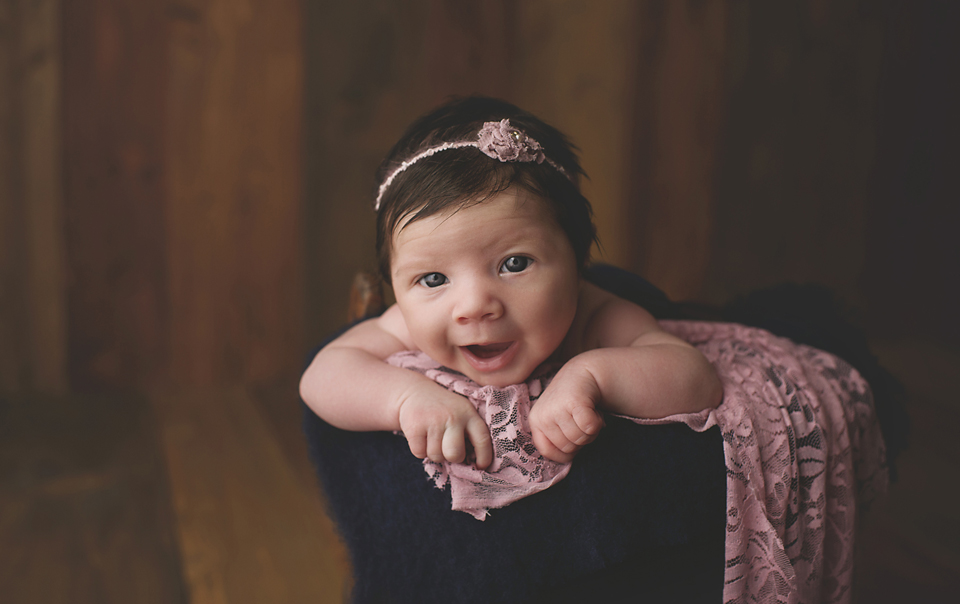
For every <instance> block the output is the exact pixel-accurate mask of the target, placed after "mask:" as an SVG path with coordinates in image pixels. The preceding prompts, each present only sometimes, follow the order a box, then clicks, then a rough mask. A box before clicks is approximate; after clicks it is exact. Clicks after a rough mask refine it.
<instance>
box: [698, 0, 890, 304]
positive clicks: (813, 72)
mask: <svg viewBox="0 0 960 604" xmlns="http://www.w3.org/2000/svg"><path fill="white" fill-rule="evenodd" d="M881 6H883V3H864V2H858V1H856V0H842V1H837V2H829V3H826V2H806V3H776V2H774V3H771V2H754V1H752V2H745V3H737V4H736V9H735V10H732V11H731V13H730V25H729V33H728V40H729V48H728V50H727V53H728V61H727V62H726V64H725V69H726V74H725V87H726V109H725V110H724V115H723V124H722V128H723V129H722V132H721V140H720V146H719V156H718V162H717V168H718V171H717V179H716V183H715V187H716V192H715V195H716V200H717V202H716V206H715V211H714V224H713V233H714V236H713V242H712V244H711V248H710V251H711V258H710V263H709V270H708V277H707V280H706V283H705V287H704V290H703V297H704V298H707V299H710V300H712V301H723V300H728V299H730V298H731V297H733V296H735V295H740V294H744V293H747V292H750V291H753V290H755V289H758V288H760V287H764V286H768V285H771V284H775V283H779V282H784V281H794V282H810V281H813V282H818V283H821V284H824V285H826V286H828V287H830V288H832V289H834V290H835V291H837V292H838V293H839V294H840V295H841V297H842V298H844V299H846V300H847V301H851V302H859V301H860V300H859V299H858V295H859V294H858V288H857V280H858V277H859V274H860V271H861V270H862V266H863V254H864V241H865V230H866V227H865V221H864V218H865V215H866V213H867V211H868V205H867V187H868V183H869V178H870V168H871V162H872V160H873V157H874V153H875V151H876V148H875V133H876V130H875V128H876V126H875V119H874V116H875V111H876V103H877V84H878V73H879V66H880V61H881V50H882V45H883V27H884V19H883V15H882V12H881V11H880V10H878V9H879V8H880V7H881Z"/></svg>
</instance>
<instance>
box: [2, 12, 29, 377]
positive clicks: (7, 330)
mask: <svg viewBox="0 0 960 604" xmlns="http://www.w3.org/2000/svg"><path fill="white" fill-rule="evenodd" d="M19 24H20V11H19V5H18V3H17V2H16V1H15V0H0V90H3V91H4V92H3V94H0V392H12V391H17V390H22V389H24V388H25V387H26V385H27V383H28V381H29V376H28V373H27V372H28V369H29V367H28V364H27V358H26V355H25V354H24V351H25V350H26V349H27V329H26V323H25V321H24V320H23V319H24V317H26V316H27V304H26V298H25V297H24V296H23V292H24V290H25V283H24V282H25V279H26V274H25V269H26V267H25V265H24V262H23V261H24V257H25V254H26V252H25V245H26V242H25V241H24V236H23V235H24V229H23V225H24V222H25V218H24V214H23V203H22V197H23V194H22V190H23V171H22V163H23V154H22V148H23V135H22V129H21V113H22V112H21V107H20V99H21V95H20V94H19V92H20V85H19V67H20V37H19V32H20V27H19Z"/></svg>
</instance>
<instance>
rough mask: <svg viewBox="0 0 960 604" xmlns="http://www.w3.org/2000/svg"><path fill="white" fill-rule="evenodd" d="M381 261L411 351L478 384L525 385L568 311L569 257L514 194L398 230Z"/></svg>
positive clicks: (562, 331) (540, 217) (573, 280)
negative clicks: (386, 262)
mask: <svg viewBox="0 0 960 604" xmlns="http://www.w3.org/2000/svg"><path fill="white" fill-rule="evenodd" d="M401 224H403V223H402V222H401ZM391 258H392V263H391V277H392V279H393V288H394V293H395V295H396V298H397V305H398V306H399V308H400V311H401V313H402V314H403V318H404V321H405V322H406V325H407V329H408V330H409V331H410V335H411V337H412V339H413V341H414V343H415V344H416V345H417V346H418V347H419V348H420V350H422V351H423V352H425V353H427V354H428V355H429V356H430V357H431V358H432V359H433V360H435V361H437V362H439V363H441V364H443V365H444V366H446V367H449V368H451V369H455V370H456V371H459V372H461V373H463V374H464V375H466V376H467V377H469V378H470V379H472V380H473V381H475V382H477V383H478V384H481V385H485V386H486V385H492V386H507V385H510V384H519V383H521V382H523V381H524V380H526V379H527V378H528V377H529V376H530V374H531V373H533V370H534V369H536V368H537V366H538V365H540V364H541V363H543V362H544V361H545V360H546V359H547V358H548V357H549V356H550V355H551V354H553V352H554V351H555V350H556V349H557V348H558V347H559V346H560V343H561V342H562V341H563V339H564V337H565V336H566V334H567V331H568V330H569V329H570V325H571V324H572V323H573V318H574V315H575V314H576V311H577V299H578V296H579V289H580V287H579V286H580V284H579V274H578V271H577V262H576V257H575V255H574V252H573V248H572V246H571V245H570V242H569V241H568V240H567V237H566V235H565V234H564V232H563V230H562V229H561V228H560V227H559V226H558V225H557V224H556V221H555V220H554V219H553V217H552V216H551V215H550V212H549V209H548V208H547V206H546V203H545V202H544V201H542V200H541V199H539V198H537V197H535V196H533V195H530V194H528V193H526V192H524V191H522V190H516V189H508V190H507V191H504V192H503V193H500V194H497V195H495V196H493V197H491V198H490V199H488V200H486V201H484V202H482V203H479V204H477V205H473V206H469V207H467V208H464V209H461V210H459V211H453V210H451V211H448V212H444V213H441V214H436V215H434V216H430V217H428V218H424V219H421V220H418V221H416V222H413V223H410V224H408V225H407V226H406V227H404V228H402V229H400V230H398V232H397V233H396V234H395V235H394V238H393V249H392V254H391Z"/></svg>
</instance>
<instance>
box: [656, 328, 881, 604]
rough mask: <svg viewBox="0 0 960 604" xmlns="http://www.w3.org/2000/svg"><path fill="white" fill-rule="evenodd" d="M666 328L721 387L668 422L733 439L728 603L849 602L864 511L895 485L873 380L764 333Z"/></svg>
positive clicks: (727, 450)
mask: <svg viewBox="0 0 960 604" xmlns="http://www.w3.org/2000/svg"><path fill="white" fill-rule="evenodd" d="M660 325H661V327H663V328H664V329H665V330H666V331H668V332H670V333H673V334H674V335H676V336H678V337H680V338H683V339H684V340H687V341H688V342H690V343H692V344H694V345H695V346H697V348H698V349H699V350H700V351H701V352H703V354H704V355H706V357H707V358H708V359H709V360H710V361H711V363H713V365H714V366H715V367H716V368H717V371H718V373H719V374H720V377H721V380H722V381H723V387H724V399H723V403H722V404H721V405H720V406H719V407H718V408H717V409H715V410H712V411H709V412H705V413H701V414H697V415H695V416H686V417H684V416H677V417H675V418H667V419H668V420H670V419H676V420H679V421H684V422H685V423H687V424H688V425H690V426H691V427H692V428H694V429H696V430H703V429H706V428H708V427H710V426H711V425H717V426H719V427H720V430H721V432H722V434H723V441H724V455H725V458H726V466H727V536H726V576H725V584H724V592H723V599H724V602H726V603H729V604H740V603H747V602H788V603H794V602H796V603H800V602H825V603H834V602H835V603H846V602H850V599H851V593H850V588H851V585H852V582H853V554H854V549H853V545H854V533H855V527H856V524H857V514H858V506H861V507H862V506H863V505H865V504H866V503H868V502H869V501H870V500H872V499H873V498H874V497H875V496H876V495H877V494H880V493H883V492H885V491H886V489H887V483H888V475H887V468H886V460H885V452H884V446H883V439H882V437H881V435H880V428H879V424H878V423H877V420H876V415H875V413H874V409H873V399H872V395H871V392H870V388H869V386H868V385H867V383H866V382H865V381H864V380H863V378H862V377H860V375H859V374H858V373H857V372H856V370H854V369H853V368H852V367H851V366H850V365H848V364H847V363H845V362H844V361H843V360H841V359H839V358H837V357H835V356H833V355H831V354H829V353H826V352H823V351H821V350H817V349H814V348H810V347H809V346H802V345H798V344H794V343H793V342H791V341H789V340H786V339H783V338H778V337H776V336H773V335H772V334H770V333H769V332H766V331H763V330H760V329H754V328H748V327H744V326H742V325H736V324H730V323H705V322H692V321H676V322H674V321H663V322H661V323H660ZM640 421H642V420H640Z"/></svg>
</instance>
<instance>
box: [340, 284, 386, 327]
mask: <svg viewBox="0 0 960 604" xmlns="http://www.w3.org/2000/svg"><path fill="white" fill-rule="evenodd" d="M384 307H385V305H384V302H383V285H382V283H381V280H380V278H379V277H377V276H376V275H374V274H373V273H368V272H359V273H357V274H356V276H354V278H353V286H352V287H351V288H350V305H349V307H348V309H347V322H348V323H355V322H357V321H359V320H361V319H366V318H368V317H373V316H375V315H379V314H380V313H382V312H383V309H384Z"/></svg>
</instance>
